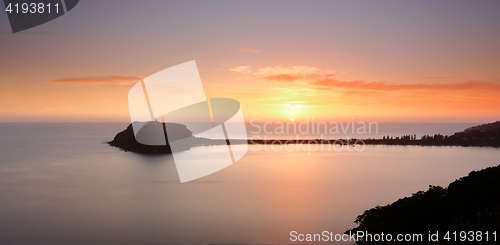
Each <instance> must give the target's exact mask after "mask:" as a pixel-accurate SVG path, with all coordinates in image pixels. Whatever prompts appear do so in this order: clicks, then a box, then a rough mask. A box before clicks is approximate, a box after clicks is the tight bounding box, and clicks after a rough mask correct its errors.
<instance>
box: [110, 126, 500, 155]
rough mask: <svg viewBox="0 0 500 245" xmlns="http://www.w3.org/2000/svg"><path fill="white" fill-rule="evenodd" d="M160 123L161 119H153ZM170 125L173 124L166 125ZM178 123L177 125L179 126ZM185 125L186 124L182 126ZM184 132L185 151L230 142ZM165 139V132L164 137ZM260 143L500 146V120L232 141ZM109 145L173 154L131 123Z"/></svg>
mask: <svg viewBox="0 0 500 245" xmlns="http://www.w3.org/2000/svg"><path fill="white" fill-rule="evenodd" d="M151 123H157V124H159V123H158V122H151ZM166 125H167V126H168V125H170V124H166ZM178 126H179V125H177V127H178ZM181 126H183V125H181ZM183 127H184V129H183V131H182V134H183V136H182V137H185V138H190V139H192V140H190V141H189V142H190V144H189V145H186V147H185V149H184V150H189V149H190V147H194V146H208V145H224V144H227V141H226V140H223V139H219V140H217V139H216V140H214V139H206V138H198V137H194V136H193V135H192V132H191V131H189V130H188V129H187V128H185V126H183ZM164 137H165V138H166V135H165V136H164ZM245 141H246V142H247V143H248V144H257V145H272V144H281V145H284V144H339V145H359V144H364V145H403V146H404V145H418V146H463V147H469V146H479V147H500V121H496V122H493V123H488V124H482V125H478V126H474V127H470V128H467V129H465V130H464V131H461V132H457V133H455V134H453V135H441V134H439V133H438V134H434V135H424V136H422V137H420V138H419V139H418V138H417V136H416V135H404V136H389V135H388V136H384V137H383V138H382V139H372V138H368V139H357V138H348V139H336V140H331V139H330V140H328V139H248V140H233V143H234V142H236V143H238V142H240V143H241V144H243V143H245ZM167 142H168V141H167ZM108 144H109V145H111V146H115V147H118V148H120V149H122V150H125V151H131V152H137V153H144V154H158V153H160V154H161V153H171V152H172V150H171V149H170V145H169V144H168V143H166V145H164V146H163V145H144V144H141V143H139V142H137V140H136V136H135V135H134V131H133V127H132V124H130V125H129V126H128V127H127V128H126V129H125V130H123V131H122V132H120V133H118V134H117V135H116V136H115V138H114V139H113V140H112V141H110V142H108Z"/></svg>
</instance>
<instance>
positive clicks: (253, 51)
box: [236, 48, 260, 53]
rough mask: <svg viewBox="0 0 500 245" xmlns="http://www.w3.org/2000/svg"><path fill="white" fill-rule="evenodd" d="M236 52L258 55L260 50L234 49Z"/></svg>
mask: <svg viewBox="0 0 500 245" xmlns="http://www.w3.org/2000/svg"><path fill="white" fill-rule="evenodd" d="M236 50H238V52H243V53H246V52H250V53H260V50H258V49H252V48H239V49H236Z"/></svg>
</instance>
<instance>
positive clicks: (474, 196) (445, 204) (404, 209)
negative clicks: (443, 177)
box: [346, 165, 500, 244]
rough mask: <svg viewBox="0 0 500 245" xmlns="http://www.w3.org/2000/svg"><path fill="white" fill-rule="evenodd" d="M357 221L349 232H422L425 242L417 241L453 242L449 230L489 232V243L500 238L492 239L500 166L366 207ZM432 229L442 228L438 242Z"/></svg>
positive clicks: (499, 226) (499, 224) (499, 203)
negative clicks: (384, 204) (388, 203)
mask: <svg viewBox="0 0 500 245" xmlns="http://www.w3.org/2000/svg"><path fill="white" fill-rule="evenodd" d="M355 223H357V224H358V227H356V228H354V229H351V230H349V231H346V233H349V232H351V233H356V232H357V231H363V232H365V231H366V232H368V233H370V234H380V233H381V232H384V234H388V233H390V234H423V239H424V242H420V243H418V244H450V243H449V242H451V241H447V240H446V239H444V237H445V234H446V232H448V231H450V232H453V231H457V233H458V232H460V231H482V232H483V233H484V232H486V231H489V234H490V241H489V243H491V244H495V243H497V242H498V240H499V238H498V237H497V241H496V242H494V241H492V240H493V236H492V232H495V231H497V232H498V231H500V165H499V166H496V167H490V168H487V169H484V170H480V171H472V172H470V173H469V175H468V176H466V177H463V178H460V179H458V180H456V181H454V182H453V183H451V184H450V185H449V186H448V188H442V187H439V186H430V187H429V190H427V191H425V192H423V191H419V192H417V193H414V194H413V196H411V197H405V198H402V199H399V200H398V201H396V202H394V203H392V204H390V205H387V206H382V207H381V206H377V207H375V208H372V209H370V210H366V211H365V212H364V213H363V214H361V215H359V216H358V217H357V218H356V220H355ZM429 231H431V233H435V232H436V231H439V242H438V243H436V242H434V243H431V242H429V241H428V232H429ZM452 238H453V236H452ZM459 238H460V237H459ZM484 240H485V239H484V237H483V241H482V242H478V241H475V242H474V244H482V243H486V242H485V241H484ZM402 243H403V242H400V243H398V242H394V241H393V242H392V243H384V242H374V241H358V242H357V244H402ZM451 243H452V244H453V243H454V242H451ZM407 244H408V243H407Z"/></svg>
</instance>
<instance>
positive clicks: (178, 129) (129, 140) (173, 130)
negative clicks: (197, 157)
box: [108, 121, 194, 154]
mask: <svg viewBox="0 0 500 245" xmlns="http://www.w3.org/2000/svg"><path fill="white" fill-rule="evenodd" d="M134 124H135V125H136V126H137V125H140V126H142V127H141V129H140V130H139V132H138V133H137V136H136V135H134V128H133V125H134ZM165 129H166V130H167V132H169V133H170V135H169V137H170V139H173V140H179V139H186V138H194V137H193V133H192V132H191V131H190V130H189V129H187V127H186V126H185V125H181V124H177V123H160V122H156V121H154V122H133V123H131V124H129V125H128V127H127V128H126V129H125V130H123V131H121V132H120V133H118V134H117V135H116V136H115V138H114V139H113V140H112V141H110V142H108V144H109V145H111V146H116V147H119V148H121V149H122V150H125V151H132V152H138V153H146V154H154V153H171V152H172V149H171V147H170V144H169V143H168V140H167V135H166V133H165V132H166V131H165ZM138 140H139V141H141V142H149V143H150V144H141V143H139V142H138ZM152 144H154V145H152ZM189 148H190V146H189V145H186V146H185V147H183V150H188V149H189Z"/></svg>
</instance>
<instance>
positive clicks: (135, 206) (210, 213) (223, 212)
mask: <svg viewBox="0 0 500 245" xmlns="http://www.w3.org/2000/svg"><path fill="white" fill-rule="evenodd" d="M125 127H126V124H17V125H16V124H0V217H1V218H0V241H1V242H0V243H2V244H209V243H291V242H290V241H289V239H290V236H289V233H290V231H297V232H299V233H321V232H322V231H325V230H328V231H331V232H334V233H342V232H343V231H345V230H346V229H349V228H352V227H354V226H355V224H354V223H353V221H354V220H355V218H356V216H357V215H359V214H361V213H362V212H363V211H364V210H366V209H369V208H372V207H374V206H376V205H385V204H388V203H392V202H394V201H396V200H397V199H398V198H401V197H404V196H408V195H411V193H414V192H417V191H419V190H426V189H427V187H428V185H447V184H448V183H450V182H452V181H453V180H455V179H456V178H459V177H461V176H464V175H466V174H467V173H468V172H470V171H471V170H479V169H483V168H485V167H488V166H493V165H497V164H500V149H495V148H472V147H471V148H463V147H418V146H367V147H366V149H365V150H364V151H363V152H348V151H346V150H344V151H341V152H335V151H330V152H328V151H323V152H310V153H309V154H308V152H307V150H306V151H304V150H303V149H302V148H301V147H297V148H292V149H294V151H292V152H287V151H285V150H282V151H280V152H274V151H266V150H265V149H261V150H260V151H255V150H257V147H256V146H251V148H250V150H251V151H249V152H248V153H247V154H246V155H245V156H244V157H243V159H241V160H240V161H239V162H237V163H235V164H233V165H231V166H230V167H228V168H226V169H224V170H222V171H219V172H217V173H215V174H212V175H209V176H207V177H204V178H202V179H199V180H196V181H192V182H188V183H185V184H180V183H179V179H178V176H177V173H176V168H175V164H174V162H173V159H172V157H171V156H169V155H163V156H144V155H140V154H135V153H130V152H123V151H120V150H119V149H117V148H114V147H109V146H107V145H106V144H104V143H103V142H105V141H108V140H110V139H112V138H113V136H114V134H115V133H116V132H117V131H119V130H122V129H123V128H125ZM429 130H430V129H429ZM407 133H408V134H414V133H415V132H407ZM382 134H386V133H383V132H382ZM218 147H225V146H213V147H200V148H193V149H192V150H193V151H201V150H217V149H218ZM267 150H269V149H267Z"/></svg>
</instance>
